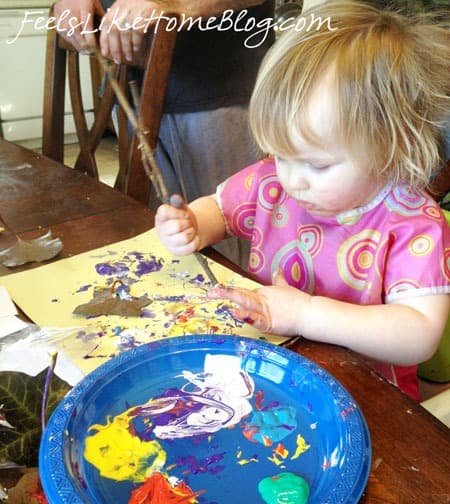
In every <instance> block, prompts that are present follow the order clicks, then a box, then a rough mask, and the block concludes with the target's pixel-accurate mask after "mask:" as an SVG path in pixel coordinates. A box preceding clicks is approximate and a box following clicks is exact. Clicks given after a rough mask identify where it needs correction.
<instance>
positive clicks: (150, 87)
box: [42, 7, 177, 204]
mask: <svg viewBox="0 0 450 504" xmlns="http://www.w3.org/2000/svg"><path fill="white" fill-rule="evenodd" d="M49 15H50V16H52V15H53V7H52V8H51V9H50V14H49ZM168 22H169V20H167V21H166V23H168ZM176 33H177V32H176V30H170V31H169V30H166V24H165V23H163V22H161V23H160V25H159V29H158V31H157V33H154V34H150V33H149V35H148V36H147V37H146V39H145V43H146V47H144V48H143V51H142V56H141V57H140V59H139V60H138V61H136V62H133V65H134V66H139V67H141V68H142V69H143V70H144V76H143V82H142V87H141V99H140V106H139V109H138V117H139V118H140V120H141V124H142V126H143V129H144V131H145V136H146V140H147V142H148V144H149V146H150V148H151V149H155V148H156V143H157V138H158V131H159V126H160V122H161V116H162V111H163V102H164V95H165V90H166V84H167V78H168V74H169V70H170V66H171V61H172V54H173V49H174V46H175V40H176ZM80 57H83V56H80V55H79V54H78V53H77V51H75V49H74V48H73V47H72V46H71V45H70V44H69V43H68V42H66V41H65V40H64V39H63V38H62V37H60V36H59V35H58V33H57V31H56V30H48V32H47V50H46V63H45V89H44V112H43V141H42V153H43V154H44V155H46V156H48V157H50V158H52V159H55V160H57V161H59V162H64V101H65V89H66V80H67V83H68V87H69V91H70V98H71V104H72V112H73V117H74V121H75V128H76V134H77V139H78V142H79V146H80V151H79V154H78V157H77V159H76V162H75V165H74V168H75V169H76V170H80V171H82V172H84V173H86V174H87V175H90V176H92V177H95V178H97V179H98V170H97V162H96V159H95V151H96V149H97V147H98V145H99V143H100V141H101V139H102V137H103V136H104V133H105V131H106V129H107V128H108V126H109V125H111V111H112V109H113V106H114V104H115V103H116V99H115V95H114V92H113V90H112V88H111V86H110V84H109V82H108V81H106V84H105V87H104V90H103V94H102V96H101V97H100V96H99V95H98V89H99V87H100V83H101V82H102V69H101V68H100V64H99V62H98V61H97V59H96V58H95V57H93V56H90V57H89V58H90V71H91V80H92V95H93V102H94V123H93V124H92V126H91V127H88V124H87V121H86V117H85V112H84V110H83V100H82V92H81V81H80V60H79V58H80ZM84 57H85V56H84ZM130 69H131V67H130V66H128V65H124V64H121V65H115V72H116V75H117V79H118V81H119V83H120V86H121V88H122V89H123V90H124V91H125V93H126V94H127V95H128V94H129V93H128V88H129V86H128V79H129V72H130ZM129 130H130V128H129V124H128V120H127V117H126V115H125V113H124V112H123V110H122V109H121V108H120V107H119V111H118V132H117V136H118V143H119V172H118V176H117V179H116V182H115V188H116V189H118V190H120V191H122V192H124V193H125V194H128V195H130V196H131V197H133V198H135V199H137V200H139V201H141V202H143V203H145V204H147V203H148V199H149V194H150V188H151V184H150V181H149V179H148V177H147V175H146V174H145V171H144V169H143V166H142V162H141V154H140V150H139V144H138V141H137V138H136V137H135V135H134V134H130V133H129Z"/></svg>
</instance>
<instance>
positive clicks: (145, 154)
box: [89, 46, 218, 285]
mask: <svg viewBox="0 0 450 504" xmlns="http://www.w3.org/2000/svg"><path fill="white" fill-rule="evenodd" d="M89 50H90V51H91V53H92V54H94V55H95V57H96V58H97V60H98V61H99V62H100V64H101V65H102V67H103V69H104V71H105V72H106V74H107V76H108V79H109V83H110V84H111V87H112V89H113V91H114V93H115V95H116V98H117V101H118V102H119V105H120V106H121V107H122V109H123V111H124V112H125V114H126V116H127V118H128V120H129V121H130V123H131V125H132V126H133V128H134V131H135V133H136V135H137V137H138V139H139V148H140V149H141V156H142V165H143V166H144V170H145V173H146V174H147V176H148V177H149V179H150V180H151V182H152V184H153V186H154V188H155V191H156V194H157V196H158V198H159V199H160V200H161V202H162V203H170V195H169V191H168V189H167V187H166V184H165V182H164V178H163V176H162V174H161V170H160V169H159V166H158V163H157V162H156V159H155V156H154V155H153V151H152V149H151V148H150V146H149V144H148V142H147V138H146V137H145V130H144V128H143V127H142V124H141V122H140V118H139V116H138V115H137V114H136V112H135V110H134V109H133V107H132V106H131V105H130V103H129V101H128V98H127V97H126V96H125V94H124V92H123V91H122V89H121V87H120V85H119V83H118V82H117V79H116V76H115V75H114V72H113V71H112V68H111V64H110V62H109V61H108V60H107V59H106V58H104V57H103V56H102V54H101V53H100V51H99V49H98V47H96V46H95V47H90V48H89ZM129 85H130V91H131V97H132V100H133V104H134V108H135V109H136V110H139V104H140V97H139V91H138V89H137V84H136V81H131V82H130V83H129ZM194 256H195V257H196V259H197V261H198V262H199V264H200V266H201V267H202V269H203V271H204V272H205V273H206V275H207V277H208V279H209V281H210V282H211V284H212V285H216V284H217V283H218V281H217V278H216V277H215V275H214V273H213V272H212V271H211V268H210V267H209V264H208V262H207V260H206V259H205V258H204V257H203V256H202V255H201V254H200V252H197V251H195V252H194Z"/></svg>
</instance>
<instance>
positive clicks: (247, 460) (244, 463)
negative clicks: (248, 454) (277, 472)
mask: <svg viewBox="0 0 450 504" xmlns="http://www.w3.org/2000/svg"><path fill="white" fill-rule="evenodd" d="M251 462H258V459H257V458H254V457H252V458H249V459H240V460H238V462H237V463H238V464H239V465H241V466H243V465H247V464H250V463H251Z"/></svg>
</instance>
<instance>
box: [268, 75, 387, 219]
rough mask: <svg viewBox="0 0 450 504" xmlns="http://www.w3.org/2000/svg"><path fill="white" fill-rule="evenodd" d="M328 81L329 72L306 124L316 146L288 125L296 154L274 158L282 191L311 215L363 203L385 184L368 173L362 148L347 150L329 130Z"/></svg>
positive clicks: (330, 97) (330, 103)
mask: <svg viewBox="0 0 450 504" xmlns="http://www.w3.org/2000/svg"><path fill="white" fill-rule="evenodd" d="M330 82H331V79H330V74H328V76H327V77H326V78H325V79H324V80H323V81H322V83H321V84H320V85H319V86H318V87H317V89H316V90H315V92H314V93H313V94H312V96H311V99H310V100H309V106H308V108H309V110H308V114H307V116H308V118H309V126H310V128H311V130H312V132H313V133H314V135H315V136H316V137H317V139H318V140H319V142H318V144H317V145H316V144H311V143H308V142H307V141H306V140H305V139H303V138H301V137H300V136H299V135H298V133H297V132H296V131H294V128H291V129H290V131H289V129H288V134H290V135H291V140H292V143H293V145H294V146H295V147H296V155H295V156H293V157H290V158H283V157H278V156H275V162H276V168H277V174H278V177H279V180H280V182H281V185H282V186H283V188H284V190H285V191H286V192H287V193H288V194H289V195H290V196H291V197H293V198H294V199H296V200H297V201H298V203H299V205H301V206H302V207H304V208H305V209H306V210H307V211H308V212H309V213H311V214H315V215H321V216H327V217H328V216H334V215H336V214H339V213H341V212H344V211H347V210H351V209H353V208H357V207H360V206H363V205H365V204H366V203H368V202H369V201H370V200H371V199H373V198H374V197H375V196H376V195H377V194H378V192H379V191H380V189H381V188H382V186H383V185H384V183H383V182H381V181H378V180H377V179H376V177H375V176H374V175H371V174H370V170H369V168H370V164H369V160H368V159H367V158H366V157H365V156H364V152H363V150H362V149H361V152H352V153H350V151H349V148H348V147H346V146H345V145H343V143H342V141H339V140H337V139H336V137H337V135H336V134H335V133H334V132H333V125H334V124H335V121H334V119H333V116H334V107H333V99H334V96H335V95H334V94H333V92H332V86H331V84H330ZM319 145H320V146H319ZM352 154H353V155H352Z"/></svg>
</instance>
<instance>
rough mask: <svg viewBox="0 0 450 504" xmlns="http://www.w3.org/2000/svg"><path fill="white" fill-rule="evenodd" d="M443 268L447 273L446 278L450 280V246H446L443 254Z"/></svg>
mask: <svg viewBox="0 0 450 504" xmlns="http://www.w3.org/2000/svg"><path fill="white" fill-rule="evenodd" d="M441 268H442V271H443V273H444V275H445V278H446V279H447V280H448V281H450V248H446V249H445V250H444V254H443V256H442V263H441Z"/></svg>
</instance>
